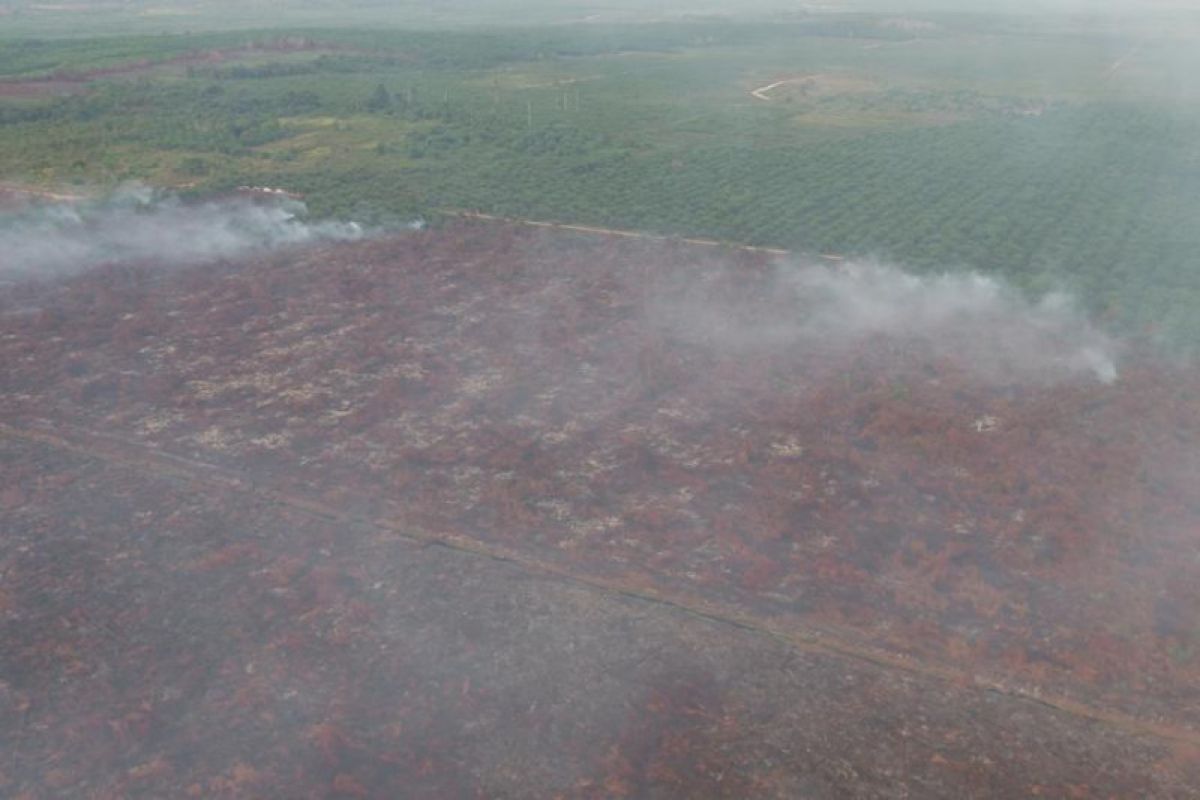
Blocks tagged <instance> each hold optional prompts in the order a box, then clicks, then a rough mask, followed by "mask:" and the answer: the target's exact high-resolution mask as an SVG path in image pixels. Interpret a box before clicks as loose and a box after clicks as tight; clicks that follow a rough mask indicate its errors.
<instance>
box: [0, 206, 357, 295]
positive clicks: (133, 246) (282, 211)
mask: <svg viewBox="0 0 1200 800" xmlns="http://www.w3.org/2000/svg"><path fill="white" fill-rule="evenodd" d="M305 215H306V209H305V207H304V204H303V203H300V202H298V201H295V200H287V201H282V202H273V203H271V204H264V203H259V202H253V201H251V200H249V199H244V198H233V199H227V200H221V201H209V202H205V203H200V204H188V203H184V202H183V201H181V200H180V199H179V198H177V197H175V196H173V195H169V194H163V193H160V192H157V191H154V190H151V189H149V188H147V187H144V186H137V185H135V186H130V187H126V188H124V189H122V190H120V191H118V192H116V193H114V194H112V195H110V196H108V197H106V198H104V199H102V200H97V201H89V202H84V203H78V204H73V203H58V204H48V205H37V206H32V207H28V208H25V209H22V210H19V211H16V212H11V213H7V214H0V280H14V279H28V278H42V277H56V276H61V275H72V274H77V273H79V272H83V271H85V270H88V269H90V268H93V267H97V266H100V265H102V264H106V263H112V262H141V263H152V264H157V265H185V264H197V263H202V262H205V261H211V260H214V259H220V258H236V257H239V256H244V255H249V254H254V253H257V252H263V251H268V250H275V249H279V248H282V247H288V246H292V245H299V244H305V243H310V242H315V241H328V240H349V239H357V238H360V237H361V236H362V229H361V228H360V227H359V226H358V225H356V224H355V223H339V222H317V223H313V222H307V221H305V219H304V217H305Z"/></svg>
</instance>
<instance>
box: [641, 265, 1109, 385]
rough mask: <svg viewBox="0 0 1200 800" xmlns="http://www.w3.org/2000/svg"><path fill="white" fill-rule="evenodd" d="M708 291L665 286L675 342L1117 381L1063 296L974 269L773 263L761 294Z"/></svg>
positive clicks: (661, 309)
mask: <svg viewBox="0 0 1200 800" xmlns="http://www.w3.org/2000/svg"><path fill="white" fill-rule="evenodd" d="M713 288H714V287H706V286H704V285H698V284H695V283H693V284H690V285H686V286H681V285H675V286H674V287H672V289H671V291H670V293H669V295H666V294H664V295H662V296H660V297H659V298H657V299H656V300H655V301H654V303H653V305H654V310H655V312H656V314H658V315H659V320H660V322H661V324H663V325H665V326H667V327H668V328H669V329H670V330H671V331H672V333H674V334H675V335H677V336H680V337H682V338H684V339H687V340H691V341H695V342H698V343H703V344H706V345H708V346H716V347H722V348H735V349H745V350H749V351H753V350H756V349H761V348H781V347H786V348H797V349H800V350H804V349H806V348H811V347H816V346H821V347H828V346H830V345H834V346H836V345H841V344H854V343H860V342H862V341H864V340H867V339H870V338H872V337H874V338H878V339H880V340H881V341H886V342H895V343H900V344H906V343H907V344H911V343H916V344H918V345H920V346H921V347H922V348H924V349H926V350H927V351H929V352H931V353H933V354H934V355H935V356H937V357H941V358H946V359H950V360H953V361H955V362H957V363H959V364H961V365H962V366H963V367H965V368H967V369H969V370H971V371H972V372H973V373H975V374H976V375H978V376H979V377H982V378H985V379H991V380H1012V379H1022V380H1028V379H1047V380H1055V379H1058V378H1061V377H1063V376H1070V375H1090V376H1093V377H1095V378H1096V379H1097V380H1099V381H1101V382H1103V383H1112V382H1113V381H1114V380H1116V377H1117V367H1116V352H1117V349H1118V348H1117V346H1116V343H1115V342H1114V341H1112V339H1110V337H1108V336H1106V335H1105V334H1104V333H1102V332H1101V331H1099V330H1097V329H1096V328H1095V327H1094V326H1092V325H1091V324H1090V323H1089V322H1088V320H1087V319H1086V317H1085V316H1084V315H1083V314H1082V313H1081V312H1080V311H1079V310H1078V309H1076V307H1075V306H1074V304H1073V302H1072V300H1071V298H1070V297H1069V296H1068V295H1065V294H1062V293H1051V294H1048V295H1046V296H1044V297H1042V298H1041V299H1040V300H1030V299H1029V298H1027V297H1025V296H1024V295H1023V294H1022V293H1021V292H1019V291H1017V290H1016V289H1014V288H1012V287H1009V286H1007V285H1006V284H1004V283H1001V282H1000V281H997V280H995V279H993V278H989V277H985V276H981V275H978V274H943V275H933V276H917V275H912V274H909V273H906V272H903V271H901V270H899V269H897V268H895V267H890V266H886V265H882V264H879V263H874V262H845V263H844V264H842V265H839V266H838V267H837V268H830V267H825V266H814V265H807V266H804V265H795V264H789V265H783V266H780V267H779V268H778V269H777V271H776V272H775V274H774V275H773V276H772V277H771V279H770V280H769V281H768V284H767V289H766V294H767V298H766V299H764V298H763V297H761V296H760V297H758V298H756V299H755V300H753V301H752V302H750V303H739V302H737V301H735V300H731V299H729V298H728V297H725V296H722V295H721V293H720V291H713Z"/></svg>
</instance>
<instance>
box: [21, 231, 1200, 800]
mask: <svg viewBox="0 0 1200 800" xmlns="http://www.w3.org/2000/svg"><path fill="white" fill-rule="evenodd" d="M317 238H319V237H317ZM289 241H290V240H289ZM0 361H2V362H3V364H4V365H5V368H4V371H3V373H2V374H0V421H2V422H3V427H2V428H0V513H2V519H3V522H4V526H5V529H6V531H7V538H6V540H5V543H4V549H3V551H2V552H0V575H3V584H2V585H0V637H2V639H3V641H5V642H6V643H8V646H7V647H6V648H5V650H4V651H3V652H2V653H0V676H3V680H0V745H2V749H3V751H4V752H5V753H10V754H13V757H12V758H10V759H6V760H0V789H3V790H4V791H8V790H9V789H14V790H22V789H24V787H28V786H32V785H39V786H44V787H49V788H50V789H52V790H53V791H56V792H59V793H61V794H63V795H64V796H67V795H77V796H89V797H92V796H94V797H165V796H172V797H260V796H270V797H401V796H402V797H430V798H433V797H438V798H442V797H445V798H459V797H464V798H465V797H478V798H495V797H564V798H567V797H571V798H575V797H578V798H613V797H714V798H715V797H729V798H743V797H778V798H796V797H813V798H824V797H854V796H881V797H883V796H895V797H900V796H920V797H947V798H950V797H954V798H962V797H1016V796H1043V797H1071V796H1076V797H1090V796H1118V797H1151V796H1162V797H1185V796H1194V793H1195V791H1196V790H1195V787H1196V786H1200V772H1198V771H1197V759H1196V754H1197V752H1198V750H1200V729H1198V727H1197V726H1200V689H1198V687H1200V660H1197V659H1195V658H1193V657H1192V655H1191V653H1190V648H1191V647H1193V646H1194V642H1195V641H1196V640H1197V633H1198V629H1197V625H1200V622H1198V621H1200V590H1198V589H1197V587H1200V561H1198V560H1197V557H1196V535H1197V532H1198V531H1200V505H1198V503H1197V498H1198V497H1200V492H1197V489H1198V488H1200V487H1198V478H1200V461H1198V460H1197V455H1196V454H1197V452H1200V451H1198V450H1197V445H1198V444H1200V406H1198V405H1197V403H1196V402H1195V398H1196V397H1197V393H1198V391H1200V376H1198V375H1197V373H1196V371H1195V369H1194V368H1193V367H1190V366H1187V365H1181V364H1179V363H1176V362H1171V361H1167V360H1164V359H1162V358H1160V357H1158V356H1156V355H1155V354H1154V352H1153V351H1152V350H1151V349H1150V347H1149V346H1148V345H1141V344H1136V343H1118V342H1115V341H1113V340H1111V339H1110V338H1109V337H1107V336H1105V335H1104V334H1102V333H1100V332H1098V331H1097V330H1095V329H1094V328H1093V327H1091V326H1090V325H1089V324H1088V323H1087V322H1086V321H1085V320H1084V319H1083V318H1082V317H1081V316H1080V315H1078V314H1077V313H1076V312H1075V311H1073V310H1072V307H1071V305H1070V303H1069V302H1068V301H1067V300H1066V299H1065V298H1061V297H1053V296H1052V297H1050V298H1049V299H1047V300H1044V301H1042V302H1040V303H1035V302H1030V301H1027V300H1025V299H1023V298H1022V297H1021V296H1020V295H1019V294H1017V293H1015V292H1012V291H1010V290H1008V289H1006V288H1005V287H1004V286H1003V285H1002V284H1000V283H997V282H994V281H991V280H987V279H983V278H972V277H942V278H939V277H913V276H910V275H906V274H905V273H903V272H901V271H899V270H897V269H893V268H891V267H888V266H885V265H881V264H873V263H858V262H847V263H843V264H839V265H832V266H831V265H819V266H818V265H809V264H805V263H802V262H800V261H798V260H793V259H789V258H786V257H776V256H771V255H768V254H762V253H748V252H738V251H734V250H720V249H717V248H702V247H695V246H691V245H688V244H686V243H671V242H661V241H659V242H645V241H637V240H629V239H621V238H613V237H606V236H600V235H594V236H593V235H582V234H567V233H563V232H554V231H543V230H534V229H530V228H528V227H520V226H513V225H506V224H494V223H480V222H459V223H454V224H450V225H447V226H444V227H441V228H439V229H436V230H429V231H419V232H409V233H405V234H402V235H393V236H386V237H376V238H369V239H366V240H363V241H354V242H325V243H318V244H312V245H309V246H306V247H305V248H304V249H287V250H284V251H281V252H263V251H259V250H254V249H251V250H250V252H249V253H248V254H243V253H241V252H239V253H238V254H237V255H236V257H234V256H233V255H229V256H227V257H226V260H224V261H215V262H207V263H204V264H202V265H195V264H191V265H175V266H170V267H164V266H161V265H160V264H154V263H147V262H146V261H144V260H143V261H141V262H139V263H123V264H106V265H102V266H98V267H96V268H94V269H91V270H89V271H85V272H83V273H82V274H78V275H75V276H73V277H69V278H65V279H57V280H54V281H49V282H21V283H16V284H13V285H10V286H8V287H6V288H5V289H4V290H3V293H2V294H0ZM900 787H903V788H904V789H905V790H906V791H907V792H908V794H907V795H904V794H902V793H901V788H900ZM23 796H28V797H41V796H42V795H40V794H32V793H27V794H26V795H23ZM47 796H48V795H47Z"/></svg>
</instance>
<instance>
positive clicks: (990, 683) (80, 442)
mask: <svg viewBox="0 0 1200 800" xmlns="http://www.w3.org/2000/svg"><path fill="white" fill-rule="evenodd" d="M0 436H3V437H10V438H15V439H21V440H24V441H27V442H33V443H37V444H41V445H44V446H49V447H52V448H55V449H59V450H65V451H68V452H73V453H77V454H80V455H83V456H86V457H89V458H94V459H97V460H99V461H102V462H104V463H108V464H112V465H115V466H119V467H124V468H126V469H129V470H132V471H135V472H139V473H142V474H145V475H147V476H148V477H157V478H163V477H166V478H170V479H175V480H182V481H185V482H187V483H189V484H191V485H193V486H196V487H197V488H203V487H211V488H214V489H221V490H225V491H235V492H241V493H244V494H247V495H250V496H254V497H256V498H257V499H260V500H264V501H267V502H270V503H273V504H276V505H279V506H285V507H287V508H288V509H291V510H294V511H301V512H303V513H307V514H309V515H311V516H313V517H314V518H317V519H321V520H325V521H328V522H335V523H340V524H347V525H349V524H354V525H360V526H367V527H370V528H374V529H376V530H378V531H381V532H384V533H386V534H389V535H392V536H395V537H397V538H398V539H402V540H405V541H409V542H412V543H414V544H417V545H421V546H440V547H445V548H447V549H449V550H453V551H456V552H459V553H463V554H466V555H471V556H476V557H481V558H488V559H492V560H498V561H503V562H507V563H510V564H514V565H516V566H518V567H520V568H522V569H524V570H526V571H528V572H530V573H535V574H543V575H549V576H553V577H555V578H558V579H561V580H564V581H568V582H571V583H574V584H576V585H580V586H585V587H588V588H590V589H593V590H596V591H601V592H604V593H607V594H611V595H616V596H621V597H626V598H630V599H633V600H636V601H640V602H646V603H653V604H655V605H659V606H663V607H666V608H668V609H671V610H672V611H675V612H677V613H684V614H688V615H689V616H692V617H697V618H701V619H706V620H709V621H711V622H714V623H718V624H723V625H730V626H733V627H736V628H739V629H742V630H747V631H752V632H755V633H757V634H760V635H762V636H766V637H769V638H771V639H773V640H776V641H778V642H781V643H783V644H785V645H787V646H790V647H793V648H795V649H798V650H802V651H807V652H813V653H820V654H824V655H830V656H836V657H841V658H848V659H852V660H854V661H858V662H861V663H868V664H872V665H875V666H877V667H880V668H883V669H889V670H893V671H898V672H905V673H909V674H912V675H916V676H920V677H923V678H927V679H931V680H935V681H940V682H944V683H949V684H952V685H954V686H957V687H971V688H974V689H976V690H978V691H982V692H991V693H995V694H999V695H1003V696H1005V697H1008V698H1011V699H1013V700H1017V701H1023V702H1029V703H1034V704H1037V705H1040V706H1045V707H1049V708H1052V709H1055V710H1056V711H1059V712H1061V713H1063V714H1068V715H1071V716H1073V717H1077V718H1081V719H1085V720H1090V721H1092V722H1097V723H1101V724H1104V725H1108V726H1110V727H1113V728H1116V729H1119V730H1121V731H1124V732H1126V733H1129V734H1133V735H1138V736H1146V737H1152V738H1155V739H1159V740H1162V741H1164V742H1168V743H1173V744H1182V745H1187V746H1189V747H1200V731H1196V730H1192V729H1190V728H1187V727H1183V726H1180V725H1175V724H1171V723H1168V722H1161V721H1157V720H1148V719H1142V718H1139V717H1135V716H1133V715H1130V714H1125V713H1122V712H1118V711H1110V710H1106V709H1102V708H1096V707H1093V706H1091V705H1088V704H1087V703H1083V702H1079V701H1077V700H1074V699H1072V698H1069V697H1066V696H1062V695H1056V694H1049V693H1043V692H1042V691H1040V690H1039V689H1038V688H1037V687H1026V686H1018V685H1014V684H1011V683H1009V682H1007V681H1004V680H1003V679H1000V678H997V677H993V676H986V675H979V674H973V673H970V672H967V671H964V670H963V669H961V668H959V667H956V666H953V665H948V664H941V663H937V662H934V661H930V660H918V659H915V658H910V657H907V656H904V655H900V654H897V653H893V652H888V651H885V650H880V649H876V648H873V647H870V646H866V645H863V644H861V643H858V642H856V641H855V637H854V636H853V635H852V634H850V633H847V632H841V631H838V630H836V629H831V628H827V627H822V628H815V627H806V626H803V625H799V624H796V623H795V622H788V623H780V622H778V621H775V620H772V619H767V618H760V617H757V616H755V615H754V614H751V613H747V612H746V611H744V610H742V609H739V608H737V607H735V606H733V605H731V604H727V603H723V602H714V601H711V600H707V599H704V598H701V597H697V596H694V595H691V594H688V593H686V592H677V591H669V592H662V591H658V590H656V589H653V588H650V587H646V586H644V585H641V584H639V583H638V582H637V581H635V580H633V579H631V578H624V577H618V578H607V577H597V576H592V575H585V574H579V573H577V572H575V571H573V570H571V569H570V568H568V567H565V566H563V565H562V564H558V563H555V562H551V561H547V560H544V559H540V558H538V557H536V556H534V555H532V554H529V553H525V552H521V551H519V550H517V549H514V548H510V547H505V546H503V545H497V544H492V543H487V542H483V541H480V540H478V539H475V538H472V537H470V536H464V535H462V534H458V533H452V532H446V531H430V530H425V529H422V528H420V527H418V526H413V525H410V524H408V523H406V522H404V521H403V520H402V519H399V518H380V517H368V516H363V515H360V514H354V513H349V512H346V511H344V510H342V509H339V508H336V507H333V506H330V505H327V504H325V503H322V502H320V501H317V500H313V499H312V498H310V497H305V496H302V495H298V494H295V493H292V492H285V491H280V490H277V489H272V488H268V487H263V486H259V485H256V484H255V483H254V482H253V481H252V480H251V479H249V478H248V477H247V476H246V475H242V474H239V473H238V472H237V471H236V470H232V469H229V468H226V467H222V466H219V465H215V464H211V463H207V462H204V461H200V460H197V459H192V458H186V457H182V456H177V455H174V454H170V453H166V452H163V451H161V450H159V449H157V448H153V447H150V446H147V445H145V444H142V443H139V442H136V441H131V440H129V439H127V438H123V437H118V436H113V435H108V434H100V433H96V432H94V431H89V430H85V429H82V428H77V427H74V426H69V425H64V424H61V423H55V422H50V421H43V422H40V423H38V425H37V426H36V429H31V428H17V427H14V426H12V425H8V424H4V423H0Z"/></svg>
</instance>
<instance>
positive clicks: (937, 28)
mask: <svg viewBox="0 0 1200 800" xmlns="http://www.w3.org/2000/svg"><path fill="white" fill-rule="evenodd" d="M902 22H904V21H902ZM1184 33H1186V32H1179V33H1178V35H1177V36H1175V37H1172V36H1171V35H1168V34H1164V33H1162V32H1159V34H1158V38H1156V39H1153V40H1149V39H1147V38H1146V36H1145V34H1144V33H1143V32H1140V31H1136V30H1130V31H1127V32H1121V31H1113V30H1108V29H1103V28H1098V27H1094V26H1093V27H1088V26H1082V27H1078V28H1076V27H1071V26H1070V25H1066V24H1065V23H1064V24H1063V26H1062V27H1060V28H1052V29H1050V30H1045V29H1039V30H1038V31H1037V32H1036V33H1035V32H1033V31H1031V30H1030V29H1029V28H1028V27H1027V26H1026V25H1024V24H1022V23H1021V21H1020V20H1014V19H1009V18H1004V17H986V16H978V15H966V14H957V15H956V14H943V15H931V16H930V17H928V19H927V20H924V21H922V23H921V24H919V25H917V24H913V23H912V22H911V21H907V22H904V24H900V23H898V22H897V21H896V19H895V18H893V17H888V16H882V15H872V14H821V15H805V14H796V15H787V16H781V17H780V18H777V19H773V20H770V21H758V22H755V21H745V22H731V21H729V20H713V19H707V18H696V19H682V20H674V21H668V22H660V23H652V24H637V25H633V24H624V25H623V24H604V25H555V26H541V27H521V26H513V27H509V28H503V29H500V28H491V29H488V30H486V31H484V30H473V29H470V28H455V29H452V30H451V29H447V30H433V29H427V30H415V29H413V30H402V29H385V28H380V29H375V30H355V29H353V28H336V29H323V28H320V29H314V28H299V29H295V30H254V31H237V32H219V31H218V32H193V33H170V34H154V35H140V36H109V37H93V38H86V37H82V38H81V37H79V36H73V37H71V38H58V37H46V38H39V39H32V38H20V39H13V40H11V41H5V42H4V43H3V44H0V177H2V178H3V180H5V181H9V182H14V183H21V184H23V185H34V186H43V187H47V188H51V187H64V186H65V187H78V188H79V189H84V190H89V191H95V190H101V189H103V188H105V187H110V186H115V185H117V184H120V183H121V182H125V181H132V180H138V181H144V182H147V183H150V184H153V185H159V186H164V187H170V188H173V189H175V190H176V191H179V192H181V193H184V194H187V195H194V196H205V195H209V194H212V193H214V192H224V191H229V190H231V189H234V188H235V187H238V186H242V185H266V186H273V187H281V188H284V189H286V190H288V191H290V192H295V193H298V194H302V195H304V197H305V200H306V202H307V205H308V207H309V210H310V213H311V214H313V215H315V216H321V217H338V218H343V219H352V220H355V221H358V222H360V223H363V224H367V225H375V226H386V225H388V224H392V223H400V222H406V221H409V220H412V219H414V218H418V217H419V218H422V219H426V220H429V221H431V222H436V221H437V220H439V219H443V218H445V216H446V215H447V214H450V213H453V212H456V211H463V210H471V211H480V212H485V213H489V214H496V215H502V216H510V217H518V218H527V219H535V220H550V221H558V222H567V223H579V224H588V225H604V226H611V227H619V228H628V229H635V230H640V231H647V232H653V233H658V234H664V235H679V236H705V237H714V238H719V239H722V240H727V241H730V242H737V243H747V244H755V245H765V246H772V247H782V248H788V249H791V250H795V251H797V252H799V253H802V254H837V255H841V256H862V257H873V258H879V259H883V260H887V261H891V262H895V263H898V264H901V265H903V266H905V267H906V268H908V269H911V270H916V271H947V270H966V269H972V270H978V271H981V272H984V273H988V274H993V275H1000V276H1003V277H1004V278H1006V279H1007V280H1009V281H1011V282H1012V283H1014V284H1016V285H1017V286H1019V287H1021V288H1022V289H1024V290H1026V291H1028V292H1030V293H1031V294H1035V295H1036V294H1040V293H1043V292H1047V291H1051V290H1068V291H1071V292H1072V293H1074V294H1075V295H1076V296H1077V297H1078V298H1079V299H1080V300H1081V302H1082V303H1083V304H1084V305H1085V307H1086V308H1087V310H1088V311H1089V312H1090V313H1091V314H1092V315H1094V316H1095V317H1096V318H1097V319H1099V320H1102V321H1103V322H1104V323H1105V324H1107V325H1109V326H1110V327H1112V328H1113V329H1114V330H1117V331H1120V332H1122V333H1125V334H1132V335H1137V336H1144V337H1147V338H1151V339H1155V340H1160V341H1162V342H1163V343H1164V344H1166V345H1168V346H1169V347H1171V348H1173V349H1176V350H1179V351H1190V350H1194V349H1195V348H1196V347H1197V346H1200V315H1197V314H1196V313H1195V309H1196V308H1198V307H1200V256H1198V255H1197V253H1198V252H1200V225H1198V224H1197V219H1198V217H1200V92H1198V91H1197V90H1196V89H1195V88H1194V87H1192V86H1191V85H1190V82H1189V79H1188V75H1189V74H1194V73H1192V72H1191V67H1192V66H1196V67H1200V64H1197V62H1200V58H1197V56H1196V55H1195V53H1194V52H1193V51H1194V49H1195V48H1194V47H1192V44H1193V40H1192V39H1190V38H1188V37H1187V36H1185V35H1184ZM1148 41H1153V44H1152V45H1148V44H1147V42H1148Z"/></svg>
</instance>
